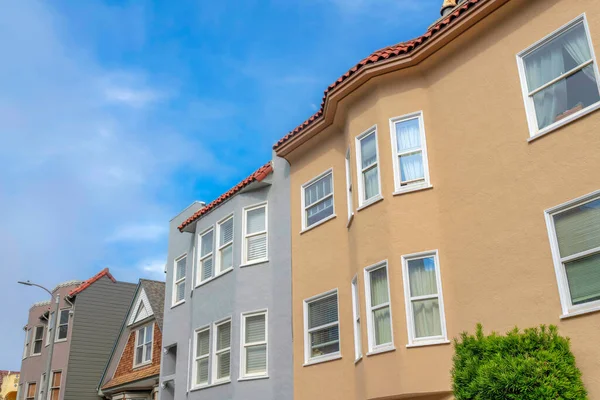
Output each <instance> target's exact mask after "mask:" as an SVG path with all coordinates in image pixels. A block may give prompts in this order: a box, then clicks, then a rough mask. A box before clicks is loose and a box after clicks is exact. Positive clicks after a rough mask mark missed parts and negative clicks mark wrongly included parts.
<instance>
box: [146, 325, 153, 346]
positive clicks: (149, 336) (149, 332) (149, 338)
mask: <svg viewBox="0 0 600 400" xmlns="http://www.w3.org/2000/svg"><path fill="white" fill-rule="evenodd" d="M145 339H146V343H150V342H152V325H149V326H147V327H146V335H145Z"/></svg>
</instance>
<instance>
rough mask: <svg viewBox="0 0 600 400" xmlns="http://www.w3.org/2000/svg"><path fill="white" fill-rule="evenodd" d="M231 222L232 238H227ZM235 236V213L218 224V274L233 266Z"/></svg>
mask: <svg viewBox="0 0 600 400" xmlns="http://www.w3.org/2000/svg"><path fill="white" fill-rule="evenodd" d="M228 224H231V238H229V239H228V240H227V238H225V237H224V234H226V233H227V225H228ZM233 237H234V226H233V215H231V216H229V217H226V218H225V219H224V220H222V221H221V222H219V223H218V224H217V238H218V239H217V240H218V242H217V243H218V249H217V274H222V273H223V272H225V271H227V270H229V269H230V268H233Z"/></svg>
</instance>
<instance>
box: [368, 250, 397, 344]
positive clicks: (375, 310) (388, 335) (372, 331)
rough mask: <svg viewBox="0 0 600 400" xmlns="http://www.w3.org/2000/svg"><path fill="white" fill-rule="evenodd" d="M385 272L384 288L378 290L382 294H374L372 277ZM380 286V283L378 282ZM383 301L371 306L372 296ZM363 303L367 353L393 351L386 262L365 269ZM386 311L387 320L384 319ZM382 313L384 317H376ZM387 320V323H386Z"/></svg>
mask: <svg viewBox="0 0 600 400" xmlns="http://www.w3.org/2000/svg"><path fill="white" fill-rule="evenodd" d="M381 271H383V272H385V287H384V288H383V289H382V288H379V290H383V291H382V292H376V289H377V288H374V287H373V279H372V277H373V275H374V274H375V273H377V272H381ZM379 283H380V284H381V281H380V282H379ZM381 295H383V296H384V297H383V298H382V299H383V300H382V301H380V302H379V303H377V304H373V297H374V296H381ZM365 302H366V304H367V311H368V314H367V325H368V329H367V333H368V335H367V336H368V342H369V353H377V352H381V351H387V350H392V349H394V331H393V324H392V306H391V301H390V280H389V273H388V267H387V261H382V262H379V263H377V264H374V265H372V266H369V267H367V268H365ZM386 310H387V315H388V318H385V313H386ZM382 313H383V315H384V317H383V318H382V317H381V316H380V317H379V318H378V317H377V315H381V314H382ZM386 319H387V323H386ZM378 324H379V325H378Z"/></svg>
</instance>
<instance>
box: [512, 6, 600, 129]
mask: <svg viewBox="0 0 600 400" xmlns="http://www.w3.org/2000/svg"><path fill="white" fill-rule="evenodd" d="M579 24H583V26H584V28H585V32H586V36H587V40H588V44H589V47H590V54H591V56H592V59H591V60H590V61H588V62H585V63H583V64H581V65H580V66H578V67H577V68H575V69H573V70H571V71H568V72H566V73H564V74H563V75H561V76H559V77H558V78H556V79H553V80H552V81H550V82H549V83H547V84H545V85H542V86H541V87H540V88H538V89H535V90H534V91H530V90H529V87H528V85H527V75H526V73H525V62H524V58H525V57H526V56H528V55H529V54H531V53H532V52H534V51H535V50H537V49H539V48H541V47H543V46H544V45H546V44H548V43H549V42H550V41H551V40H553V39H555V38H556V37H557V36H559V35H561V34H563V33H565V32H566V31H568V30H569V29H571V28H573V27H575V26H576V25H579ZM590 64H593V66H594V74H595V75H596V84H597V85H598V91H599V92H600V72H599V70H598V63H597V61H596V54H595V52H594V45H593V43H592V35H591V33H590V28H589V25H588V22H587V17H586V14H585V13H583V14H581V15H580V16H578V17H577V18H575V19H574V20H572V21H571V22H569V23H567V24H565V25H563V26H562V27H560V28H558V29H557V30H555V31H554V32H552V33H551V34H549V35H547V36H546V37H544V38H543V39H541V40H539V41H537V42H536V43H534V44H533V45H531V46H529V47H528V48H527V49H525V50H523V51H522V52H520V53H519V54H517V65H518V68H519V76H520V79H521V89H522V93H523V100H524V102H525V111H526V114H527V124H528V126H529V135H530V137H529V139H528V141H532V140H535V139H537V138H539V137H540V136H543V135H546V134H547V133H550V132H552V131H554V130H556V129H558V128H560V127H562V126H564V125H566V124H568V123H571V122H573V121H575V120H577V119H579V118H581V117H583V116H584V115H587V114H589V113H591V112H593V111H596V110H597V109H599V108H600V101H598V102H596V103H595V104H592V105H590V106H588V107H586V108H584V109H583V110H580V111H578V112H576V113H574V114H572V115H569V116H568V117H566V118H563V119H561V120H560V121H556V122H554V123H552V124H550V125H548V126H547V127H545V128H543V129H538V122H537V115H536V112H535V105H534V103H533V95H534V94H536V93H538V92H539V91H541V90H543V89H545V88H547V87H548V86H551V85H552V84H554V83H556V82H558V81H560V80H563V79H567V78H568V77H569V76H572V75H574V74H575V73H577V72H579V71H581V70H582V69H583V68H585V67H586V66H588V65H590Z"/></svg>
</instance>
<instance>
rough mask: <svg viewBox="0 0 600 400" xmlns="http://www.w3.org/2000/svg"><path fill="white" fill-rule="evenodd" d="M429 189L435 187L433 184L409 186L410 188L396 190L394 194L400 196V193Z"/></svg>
mask: <svg viewBox="0 0 600 400" xmlns="http://www.w3.org/2000/svg"><path fill="white" fill-rule="evenodd" d="M429 189H433V185H418V186H415V187H408V188H403V189H400V190H396V191H395V192H394V193H393V195H394V196H400V195H403V194H407V193H413V192H420V191H421V190H429Z"/></svg>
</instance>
